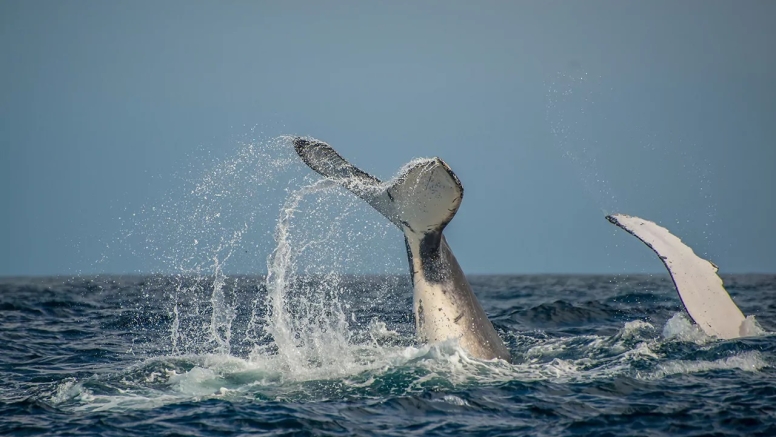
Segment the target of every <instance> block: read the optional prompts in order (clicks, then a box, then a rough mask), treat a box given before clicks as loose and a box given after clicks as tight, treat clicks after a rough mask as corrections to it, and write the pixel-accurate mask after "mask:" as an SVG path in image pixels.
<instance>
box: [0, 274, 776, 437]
mask: <svg viewBox="0 0 776 437" xmlns="http://www.w3.org/2000/svg"><path fill="white" fill-rule="evenodd" d="M277 275H278V273H277V272H274V273H271V274H270V275H269V277H263V276H254V277H246V276H238V277H230V276H226V275H224V274H221V273H218V272H217V274H215V275H183V274H181V275H168V276H144V277H140V276H134V277H133V276H130V277H117V276H115V277H114V276H99V277H75V278H60V277H55V278H1V279H0V379H1V380H2V383H0V435H101V436H110V435H132V436H143V435H152V436H161V435H238V434H243V435H247V434H253V435H341V436H345V435H395V436H404V435H430V436H431V435H472V436H498V435H526V436H618V437H620V436H668V435H682V436H701V435H717V436H722V435H731V436H733V435H735V436H774V435H776V337H775V336H774V335H772V334H770V333H769V332H771V331H773V330H774V329H776V276H773V275H743V276H724V277H723V279H724V280H725V284H726V286H727V289H728V291H729V292H730V294H731V295H732V296H733V299H734V300H735V302H736V303H737V304H738V305H739V306H740V307H741V309H742V311H743V312H744V313H745V314H747V315H754V316H756V318H757V320H758V322H759V323H760V325H761V326H762V328H763V329H764V331H766V332H764V333H763V334H761V335H757V336H754V337H749V338H743V339H738V340H728V341H720V340H715V339H711V338H708V337H706V336H705V335H703V333H701V332H700V330H699V329H698V328H697V327H696V326H694V325H692V324H691V323H690V322H689V321H688V319H687V317H686V316H685V315H684V313H683V309H682V307H681V303H680V301H679V298H678V296H677V295H676V292H675V291H674V289H673V286H672V284H671V281H670V279H669V278H668V277H667V276H643V275H642V276H639V275H635V276H626V275H621V276H548V275H545V276H472V277H470V278H469V279H470V281H471V283H472V286H473V288H474V291H475V292H476V294H477V295H478V297H479V298H480V301H481V302H482V304H483V306H484V308H485V310H486V312H487V313H488V314H489V316H490V317H491V320H492V321H493V323H494V324H495V326H496V328H497V330H498V332H499V334H500V335H501V337H502V338H503V339H504V341H505V342H506V343H507V344H508V347H509V349H510V350H511V352H512V355H513V357H514V364H508V363H506V362H503V361H490V362H488V361H481V360H477V359H474V358H471V357H469V356H467V355H466V353H465V352H463V351H462V350H461V349H460V348H459V347H458V346H457V345H456V344H455V343H454V342H449V343H443V344H434V345H423V344H418V343H416V342H415V340H414V338H413V330H414V324H413V318H412V312H411V311H412V309H411V302H412V297H411V296H412V291H411V290H412V289H411V285H410V284H409V281H408V277H407V276H408V275H395V276H393V275H382V276H358V275H343V274H339V275H303V274H297V275H288V276H284V277H278V276H277Z"/></svg>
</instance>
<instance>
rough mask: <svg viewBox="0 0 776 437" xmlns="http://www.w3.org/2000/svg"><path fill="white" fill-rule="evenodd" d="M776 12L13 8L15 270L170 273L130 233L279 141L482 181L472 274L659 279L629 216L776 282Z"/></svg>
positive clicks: (249, 266) (452, 5) (471, 192)
mask: <svg viewBox="0 0 776 437" xmlns="http://www.w3.org/2000/svg"><path fill="white" fill-rule="evenodd" d="M774 16H776V3H774V2H769V1H750V2H745V3H740V2H734V1H726V2H722V1H683V2H673V1H650V2H619V1H586V2H552V1H533V2H468V1H428V2H415V1H398V2H362V1H352V2H347V1H338V2H329V4H324V2H312V1H307V2H304V1H290V2H252V1H245V2H240V1H230V2H197V1H185V2H184V1H165V2H151V1H132V2H130V1H124V2H103V1H79V2H29V1H9V0H4V1H2V2H0V62H1V63H2V65H3V68H2V69H0V78H2V84H3V85H2V86H3V90H2V94H1V96H2V97H1V100H0V143H1V144H2V162H3V179H2V187H1V191H0V196H1V197H0V200H2V205H3V213H2V216H1V217H0V225H2V228H3V229H5V232H4V234H2V241H0V245H1V246H2V247H3V248H4V251H3V253H2V260H0V274H1V275H44V274H79V273H84V274H86V273H101V272H102V273H125V272H147V271H154V270H159V269H162V268H163V266H162V263H161V262H158V261H160V260H158V259H157V258H156V257H158V255H157V254H155V253H153V252H144V251H143V248H142V247H122V246H129V245H132V244H135V243H130V242H129V241H128V240H126V239H122V238H123V237H121V235H126V234H127V233H132V230H131V229H130V230H129V231H128V230H127V228H128V227H131V225H128V224H127V220H126V217H127V216H128V215H131V214H132V213H134V212H136V211H137V212H140V211H146V210H148V209H149V208H153V207H154V205H162V204H164V203H165V202H167V203H169V202H171V201H172V202H173V203H174V199H173V200H171V196H173V197H174V196H175V195H176V194H175V193H179V192H183V190H184V188H183V187H185V182H184V181H183V179H185V178H183V177H182V176H181V175H191V174H192V173H191V172H194V174H195V175H197V174H206V173H207V172H208V171H210V170H208V169H210V168H212V167H213V166H214V165H216V163H218V162H222V161H223V160H229V159H231V157H233V156H234V155H235V153H239V149H240V147H241V146H240V145H239V143H240V141H250V140H252V139H254V137H259V136H261V137H262V138H272V137H275V136H277V135H282V134H301V135H311V136H314V137H316V138H320V139H322V140H325V141H327V142H329V143H330V144H332V145H333V146H334V147H335V148H336V149H337V150H339V151H340V152H341V153H342V155H343V156H345V157H347V158H348V159H349V160H351V161H352V162H353V163H355V164H356V165H358V166H360V167H362V168H364V169H365V170H366V171H369V172H371V173H373V174H375V175H377V176H379V177H382V178H387V177H390V176H391V175H392V174H393V173H394V172H395V171H396V169H397V168H398V167H400V166H401V165H402V164H403V163H405V162H406V161H408V160H410V159H411V158H413V157H417V156H434V155H436V156H440V157H442V158H443V159H444V160H446V161H447V162H448V163H449V164H450V165H451V167H452V168H453V170H454V171H455V172H456V173H457V174H458V175H459V177H460V178H461V180H462V181H463V184H464V186H465V188H466V196H465V198H464V201H463V204H462V206H461V209H460V211H459V213H458V215H457V216H456V218H455V219H454V220H453V222H452V223H451V225H450V227H449V229H448V231H447V232H446V234H447V235H448V240H449V241H450V244H451V246H452V247H453V249H454V250H455V253H456V255H457V257H458V259H459V261H460V262H461V264H462V266H463V267H464V270H466V271H467V272H471V273H624V272H659V271H661V269H662V266H661V265H660V263H659V261H657V260H656V259H654V257H653V255H651V254H650V253H649V252H648V251H647V250H646V249H645V248H643V247H641V246H640V244H639V243H638V242H637V241H635V239H633V238H632V237H629V236H627V235H626V234H625V233H624V232H622V231H619V230H617V229H615V228H614V227H613V226H612V225H610V224H609V223H608V222H606V220H605V219H604V218H603V217H604V215H605V213H613V212H622V213H629V214H634V215H639V216H642V217H644V218H647V219H651V220H655V221H658V222H659V223H661V224H663V225H665V226H667V227H669V229H671V230H672V231H673V232H674V233H675V234H677V235H679V236H680V237H681V238H682V239H683V240H684V241H686V242H688V243H689V244H690V245H691V246H693V247H694V248H695V250H696V252H698V253H700V254H702V255H705V256H707V257H708V258H710V259H712V260H713V261H714V262H715V263H717V264H718V265H719V266H720V267H721V271H722V272H723V273H724V272H776V235H775V234H774V232H773V229H774V223H776V206H775V204H776V201H775V199H776V195H774V189H775V188H776V176H774V171H775V170H776V84H774V79H773V78H774V77H776V51H775V50H773V47H774V44H776V29H775V28H774V26H772V18H773V17H774ZM258 132H261V135H259V134H258ZM300 165H301V164H300ZM192 169H193V170H192ZM298 171H299V172H300V173H301V174H303V172H304V171H305V169H304V168H301V167H300V168H299V170H298ZM197 172H199V173H197ZM191 177H194V178H196V177H197V176H191ZM273 199H274V198H273ZM281 200H282V199H281ZM276 201H277V199H274V200H272V201H271V202H270V201H269V200H268V201H267V202H268V203H271V204H272V205H274V204H275V203H273V202H276ZM273 207H274V206H273ZM265 209H266V208H265ZM240 211H242V210H240ZM180 212H181V213H185V211H180ZM257 217H258V216H257ZM276 217H277V214H275V213H273V214H265V215H261V216H260V217H258V218H257V219H256V222H255V223H252V226H253V227H254V228H255V229H256V230H257V235H258V234H262V232H263V234H262V235H265V236H266V235H271V232H272V230H273V229H274V227H275V219H276ZM482 230H486V231H487V232H481V231H482ZM137 232H142V229H138V230H137ZM395 237H396V239H397V240H398V243H396V247H393V246H391V248H390V250H389V251H388V252H387V253H389V254H390V255H391V256H394V255H395V257H399V258H401V256H403V252H402V250H403V249H401V247H402V245H401V240H400V237H399V236H398V234H397V235H396V236H395ZM631 240H632V241H631ZM170 244H174V243H170ZM396 248H398V249H396ZM167 249H170V248H169V247H168V248H167ZM394 249H396V250H394ZM264 252H266V250H264ZM264 252H263V251H262V250H257V253H256V257H257V258H261V259H262V260H263V259H264V258H266V255H267V253H264ZM246 259H247V258H246ZM401 261H402V262H404V261H403V260H401ZM367 264H368V263H367ZM377 264H379V262H378V261H375V265H365V266H364V267H363V269H362V270H365V271H379V270H380V268H379V265H377ZM231 268H232V269H233V270H234V271H241V272H244V273H261V272H262V271H263V269H264V268H265V267H264V263H263V261H262V262H257V263H250V262H248V261H239V260H238V261H237V262H235V263H234V264H233V265H232V266H231Z"/></svg>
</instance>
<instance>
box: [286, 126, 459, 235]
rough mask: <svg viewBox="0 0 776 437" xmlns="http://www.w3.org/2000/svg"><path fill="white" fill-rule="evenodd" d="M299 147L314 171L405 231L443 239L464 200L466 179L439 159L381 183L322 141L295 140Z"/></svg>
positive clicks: (408, 167)
mask: <svg viewBox="0 0 776 437" xmlns="http://www.w3.org/2000/svg"><path fill="white" fill-rule="evenodd" d="M294 148H295V149H296V153H297V154H298V155H299V156H300V157H301V158H302V161H304V162H305V164H307V165H308V166H309V167H310V168H311V169H313V170H315V171H316V172H318V173H320V174H321V175H323V176H325V177H327V178H329V179H331V180H333V181H335V182H337V183H338V184H340V185H342V186H343V187H345V188H347V189H348V190H350V191H351V192H352V193H353V194H355V195H356V196H358V197H360V198H361V199H363V200H365V201H366V202H367V203H368V204H369V205H371V206H372V207H373V208H375V209H376V210H377V211H378V212H380V213H381V214H382V215H384V216H385V217H386V218H387V219H388V220H390V221H391V223H393V224H394V225H396V226H397V227H398V228H399V229H401V230H402V231H404V232H405V233H407V232H412V233H415V234H419V235H421V236H422V235H425V234H430V233H433V234H437V235H440V236H441V232H442V230H443V229H444V228H445V226H447V224H448V223H450V220H452V219H453V216H455V213H456V212H457V211H458V207H459V206H460V205H461V200H462V199H463V186H462V185H461V181H460V180H458V177H457V176H456V175H455V173H453V171H452V170H451V169H450V167H449V166H448V165H447V164H446V163H445V162H444V161H442V160H441V159H439V158H431V159H420V160H414V161H412V162H410V163H408V164H406V165H405V166H404V167H402V169H401V170H400V171H399V174H398V175H397V176H396V177H394V178H393V179H391V180H390V181H387V182H381V181H380V180H379V179H377V178H376V177H374V176H372V175H370V174H368V173H366V172H364V171H362V170H360V169H358V168H356V167H355V166H353V165H352V164H350V163H349V162H347V161H346V160H345V159H344V158H342V156H340V155H339V154H338V153H337V152H336V151H335V150H334V149H333V148H331V146H329V145H328V144H326V143H324V142H322V141H317V140H312V139H305V138H295V139H294Z"/></svg>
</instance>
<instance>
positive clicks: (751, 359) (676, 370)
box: [646, 351, 768, 379]
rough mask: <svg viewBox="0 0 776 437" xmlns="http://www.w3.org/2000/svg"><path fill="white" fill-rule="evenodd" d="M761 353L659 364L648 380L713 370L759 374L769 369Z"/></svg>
mask: <svg viewBox="0 0 776 437" xmlns="http://www.w3.org/2000/svg"><path fill="white" fill-rule="evenodd" d="M767 366H768V363H767V362H765V360H763V358H762V356H761V355H760V353H759V352H756V351H750V352H744V353H742V354H739V355H733V356H731V357H727V358H720V359H719V360H715V361H684V360H676V361H669V362H666V363H661V364H658V370H657V371H655V372H653V373H651V374H650V375H648V376H647V377H646V378H647V379H655V378H663V377H666V376H670V375H676V374H688V373H699V372H708V371H713V370H730V369H737V370H743V371H745V372H757V371H759V370H760V369H762V368H764V367H767Z"/></svg>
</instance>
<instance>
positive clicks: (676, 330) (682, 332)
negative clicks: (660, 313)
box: [663, 313, 712, 345]
mask: <svg viewBox="0 0 776 437" xmlns="http://www.w3.org/2000/svg"><path fill="white" fill-rule="evenodd" d="M663 337H664V338H666V339H668V340H679V341H685V342H692V343H695V344H698V345H702V344H706V343H708V342H709V341H711V340H712V338H711V337H709V336H708V335H706V334H705V333H704V332H703V330H702V329H701V328H700V326H698V325H696V324H695V323H693V322H692V321H690V319H689V318H688V317H687V316H686V315H685V314H684V313H676V314H674V315H673V316H672V317H671V318H670V319H668V321H667V322H666V324H665V326H664V327H663Z"/></svg>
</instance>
